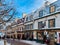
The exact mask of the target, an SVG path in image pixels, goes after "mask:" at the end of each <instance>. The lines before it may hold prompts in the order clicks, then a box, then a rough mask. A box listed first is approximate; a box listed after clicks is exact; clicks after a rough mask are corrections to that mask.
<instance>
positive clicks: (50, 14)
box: [24, 0, 60, 43]
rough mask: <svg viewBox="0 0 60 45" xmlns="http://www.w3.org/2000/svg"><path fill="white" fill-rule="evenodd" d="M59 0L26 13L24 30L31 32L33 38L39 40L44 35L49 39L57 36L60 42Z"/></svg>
mask: <svg viewBox="0 0 60 45" xmlns="http://www.w3.org/2000/svg"><path fill="white" fill-rule="evenodd" d="M59 4H60V0H57V1H56V2H54V3H51V4H49V5H47V4H46V5H44V6H43V7H41V8H40V9H37V10H36V11H35V12H33V13H31V14H28V15H27V16H26V20H25V23H24V25H25V30H26V31H27V32H30V34H31V32H32V35H33V39H34V40H40V39H41V38H43V37H44V35H46V37H49V36H50V38H51V39H53V41H54V39H55V38H56V37H57V39H58V43H60V40H59V39H60V24H59V23H60V21H59V20H60V5H59Z"/></svg>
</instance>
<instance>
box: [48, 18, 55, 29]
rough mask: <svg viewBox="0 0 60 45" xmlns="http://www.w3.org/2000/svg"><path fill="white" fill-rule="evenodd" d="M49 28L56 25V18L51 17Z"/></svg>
mask: <svg viewBox="0 0 60 45" xmlns="http://www.w3.org/2000/svg"><path fill="white" fill-rule="evenodd" d="M48 26H49V28H51V27H55V19H51V20H49V24H48Z"/></svg>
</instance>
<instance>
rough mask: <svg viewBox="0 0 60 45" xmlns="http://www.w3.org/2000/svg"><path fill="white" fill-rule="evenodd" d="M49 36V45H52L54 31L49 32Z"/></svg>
mask: <svg viewBox="0 0 60 45" xmlns="http://www.w3.org/2000/svg"><path fill="white" fill-rule="evenodd" d="M49 37H50V45H54V41H55V32H49Z"/></svg>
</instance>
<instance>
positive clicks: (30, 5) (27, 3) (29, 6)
mask: <svg viewBox="0 0 60 45" xmlns="http://www.w3.org/2000/svg"><path fill="white" fill-rule="evenodd" d="M6 1H7V2H8V3H9V2H12V3H13V4H14V7H15V8H16V11H17V12H18V14H17V15H16V16H15V17H16V18H22V14H23V13H26V14H29V13H31V12H33V11H35V10H37V9H38V8H40V7H41V6H42V5H43V3H44V0H6ZM48 1H49V2H54V1H56V0H48Z"/></svg>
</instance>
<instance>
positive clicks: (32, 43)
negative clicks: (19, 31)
mask: <svg viewBox="0 0 60 45" xmlns="http://www.w3.org/2000/svg"><path fill="white" fill-rule="evenodd" d="M11 40H12V39H11ZM15 41H17V42H23V43H27V44H31V45H46V44H41V43H37V42H36V41H28V40H18V39H15Z"/></svg>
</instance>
